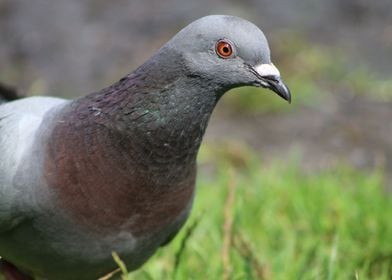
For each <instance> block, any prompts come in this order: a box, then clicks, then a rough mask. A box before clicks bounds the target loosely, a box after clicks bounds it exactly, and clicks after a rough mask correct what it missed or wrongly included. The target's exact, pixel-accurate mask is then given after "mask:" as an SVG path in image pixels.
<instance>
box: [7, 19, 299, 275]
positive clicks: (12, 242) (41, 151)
mask: <svg viewBox="0 0 392 280" xmlns="http://www.w3.org/2000/svg"><path fill="white" fill-rule="evenodd" d="M240 86H255V87H262V88H268V89H271V90H272V91H273V92H275V93H277V94H278V95H279V96H280V97H282V98H283V99H285V100H287V101H289V102H290V100H291V94H290V91H289V89H288V87H287V86H286V85H285V84H284V83H283V81H282V79H281V76H280V73H279V70H278V69H277V68H276V67H275V66H274V64H273V63H272V62H271V58H270V49H269V46H268V42H267V39H266V37H265V36H264V34H263V32H262V31H261V30H260V29H259V28H258V27H256V25H254V24H253V23H251V22H249V21H247V20H244V19H242V18H239V17H235V16H227V15H210V16H205V17H202V18H200V19H198V20H196V21H194V22H192V23H191V24H189V25H188V26H186V27H185V28H183V29H182V30H181V31H180V32H178V33H177V34H176V35H175V36H174V37H173V38H172V39H170V40H169V41H168V42H167V43H166V44H165V45H163V46H162V47H161V48H160V49H159V50H158V51H157V52H156V53H155V54H154V55H153V56H152V57H151V58H150V59H148V60H147V61H146V62H145V63H144V64H142V65H141V66H140V67H138V68H137V69H136V70H134V71H133V72H131V73H130V74H128V75H126V76H125V77H123V78H121V79H120V80H119V81H117V82H115V83H114V84H112V85H110V86H109V87H107V88H104V89H102V90H99V91H96V92H93V93H91V94H88V95H85V96H82V97H80V98H77V99H74V100H65V99H62V98H55V97H28V98H22V99H19V100H16V101H12V102H6V103H3V104H1V105H0V256H1V257H2V264H3V265H2V267H3V270H4V274H5V275H6V277H8V279H32V278H40V279H41V278H43V279H56V280H62V279H97V278H99V277H101V276H103V275H105V274H107V273H109V272H111V271H113V270H115V269H116V263H115V262H114V261H113V258H112V252H116V253H117V254H118V255H119V256H120V258H121V259H122V261H123V262H124V263H125V264H126V266H127V268H128V270H129V271H133V270H136V269H137V268H139V267H140V266H141V265H142V264H143V263H145V262H146V261H147V260H148V259H149V257H151V256H152V255H153V254H154V252H155V251H156V250H157V249H158V248H159V247H161V246H163V245H165V244H167V243H169V242H170V240H171V239H172V238H174V236H175V235H176V233H177V232H178V231H179V230H180V228H181V227H182V226H183V225H184V223H185V221H186V219H187V217H188V215H189V212H190V210H191V207H192V201H193V197H194V189H195V178H196V156H197V153H198V150H199V147H200V143H201V141H202V138H203V135H204V132H205V129H206V127H207V124H208V120H209V118H210V115H211V113H212V111H213V109H214V107H215V105H216V104H217V102H218V101H219V99H220V98H221V97H222V95H223V94H224V93H225V92H226V91H228V90H230V89H232V88H235V87H240ZM30 277H32V278H30Z"/></svg>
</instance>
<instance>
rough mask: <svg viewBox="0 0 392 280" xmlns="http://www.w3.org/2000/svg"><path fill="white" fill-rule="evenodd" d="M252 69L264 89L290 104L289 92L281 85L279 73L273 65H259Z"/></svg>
mask: <svg viewBox="0 0 392 280" xmlns="http://www.w3.org/2000/svg"><path fill="white" fill-rule="evenodd" d="M253 69H254V70H255V71H256V73H257V76H258V77H259V79H260V85H261V86H262V87H265V88H269V89H271V90H272V91H274V92H275V93H277V94H278V95H279V96H280V97H282V98H283V99H284V100H287V101H288V102H289V103H291V92H290V89H289V88H288V87H287V86H286V85H285V84H284V83H283V81H282V79H281V78H280V72H279V70H278V68H276V67H275V65H274V64H272V63H270V64H260V65H257V66H255V67H253Z"/></svg>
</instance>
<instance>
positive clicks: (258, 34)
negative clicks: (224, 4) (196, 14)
mask: <svg viewBox="0 0 392 280" xmlns="http://www.w3.org/2000/svg"><path fill="white" fill-rule="evenodd" d="M176 37H178V38H176V39H177V40H175V41H177V44H180V45H181V46H183V47H186V48H187V49H188V50H194V51H203V50H206V49H207V50H208V49H211V48H213V47H214V44H215V43H216V41H217V40H220V39H228V40H229V41H231V42H232V43H233V44H234V45H235V47H236V51H237V55H238V56H239V57H241V58H242V59H244V60H245V61H246V62H248V63H250V64H258V63H270V50H269V46H268V42H267V39H266V38H265V36H264V34H263V32H262V31H261V30H260V29H259V28H258V27H257V26H256V25H254V24H253V23H251V22H249V21H247V20H244V19H241V18H238V17H234V16H218V15H217V16H207V17H203V18H201V19H199V20H197V21H195V22H193V23H191V24H189V25H188V26H187V27H185V28H184V29H183V30H182V31H181V32H180V33H179V34H178V36H176Z"/></svg>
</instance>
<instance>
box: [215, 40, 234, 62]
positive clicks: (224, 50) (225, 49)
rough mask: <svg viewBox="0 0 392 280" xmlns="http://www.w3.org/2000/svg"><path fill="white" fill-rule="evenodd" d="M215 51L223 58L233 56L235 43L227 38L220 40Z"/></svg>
mask: <svg viewBox="0 0 392 280" xmlns="http://www.w3.org/2000/svg"><path fill="white" fill-rule="evenodd" d="M215 51H216V54H217V55H218V56H220V57H221V58H225V59H226V58H231V57H233V56H234V47H233V44H232V43H231V42H229V41H227V40H219V41H218V42H217V43H216V45H215Z"/></svg>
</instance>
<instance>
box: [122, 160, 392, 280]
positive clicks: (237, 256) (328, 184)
mask: <svg viewBox="0 0 392 280" xmlns="http://www.w3.org/2000/svg"><path fill="white" fill-rule="evenodd" d="M251 158H252V157H247V160H246V162H245V163H242V164H241V166H242V167H240V168H238V167H237V169H233V167H232V166H231V165H229V164H227V162H228V161H227V160H226V161H224V162H220V163H215V164H216V165H217V167H216V170H215V172H213V174H214V175H211V174H210V172H209V175H208V176H207V175H206V174H207V172H206V171H204V172H203V169H202V172H199V177H198V183H197V185H198V188H197V195H196V200H195V204H194V208H193V211H192V216H191V219H190V220H189V221H188V223H187V225H186V227H185V229H183V230H182V231H181V233H180V234H179V236H177V237H176V239H175V240H174V242H172V243H171V244H169V245H168V246H167V247H165V248H162V249H160V250H159V251H158V253H157V254H156V255H155V256H154V257H153V258H152V259H151V260H150V261H149V262H148V263H147V264H146V265H145V266H143V268H142V269H140V270H139V271H137V272H133V273H131V274H130V275H129V279H223V278H222V275H223V271H224V270H225V267H226V269H230V268H231V273H230V277H229V278H228V279H282V280H283V279H284V280H285V279H391V277H392V218H391V217H392V200H391V197H390V196H389V195H387V194H386V193H385V190H383V186H384V183H383V176H382V172H381V171H374V172H371V173H366V172H360V171H357V170H353V169H352V168H350V167H347V166H340V167H335V168H332V169H330V170H326V171H322V172H319V173H312V174H306V173H304V172H303V171H301V169H300V168H299V166H298V164H297V163H296V162H295V161H294V160H293V161H292V162H275V163H274V164H269V165H266V164H263V163H261V162H259V161H258V160H254V159H251ZM202 162H204V163H203V164H207V163H206V160H205V159H204V160H203V157H202ZM207 162H208V161H207ZM203 164H202V165H203ZM230 170H231V171H230ZM233 170H234V171H233ZM230 174H231V175H230ZM233 185H235V186H236V188H235V197H234V204H233V205H232V206H231V207H230V210H229V212H231V213H232V218H233V221H234V222H233V227H232V230H233V236H234V237H235V238H234V241H236V242H234V241H233V242H232V243H231V244H230V249H229V252H230V255H229V257H230V263H229V264H227V263H226V266H225V267H224V265H223V261H222V253H221V252H222V240H223V238H224V235H225V233H224V231H223V229H222V228H223V224H224V222H225V217H224V208H225V200H226V197H227V192H228V186H231V188H230V190H232V189H233ZM226 219H227V217H226ZM195 220H199V222H198V223H197V224H196V226H195V228H194V229H193V230H192V231H191V232H190V233H189V231H188V232H187V229H186V228H189V227H190V226H192V225H194V223H195ZM187 233H188V234H190V236H189V238H187V239H186V243H185V249H184V251H183V252H182V255H181V257H180V263H179V266H178V267H177V271H176V273H174V263H175V258H176V257H175V256H176V254H177V252H178V250H179V247H180V246H181V242H183V240H184V235H185V234H187ZM226 234H227V233H226Z"/></svg>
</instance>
